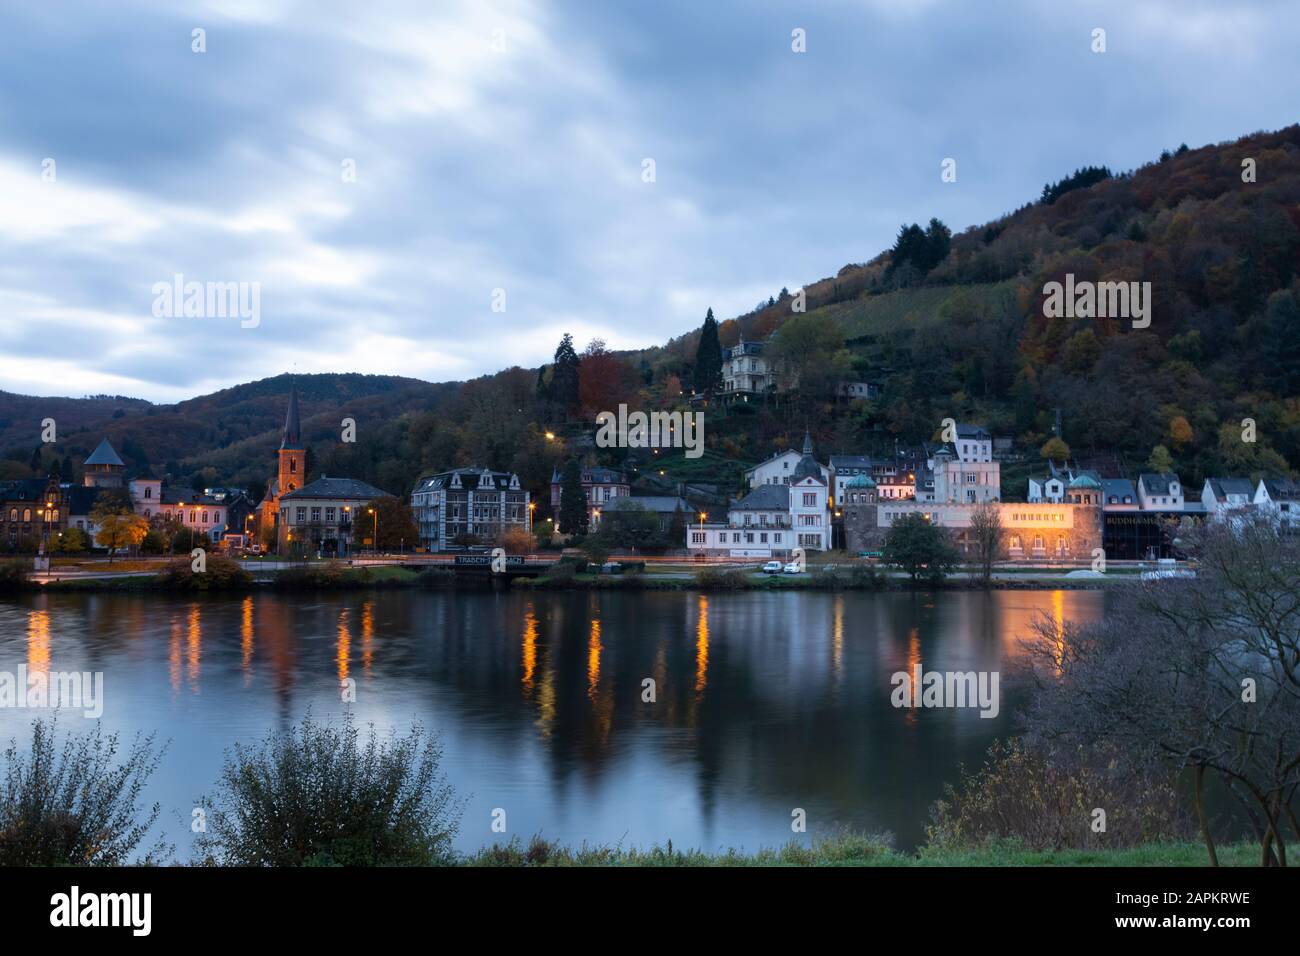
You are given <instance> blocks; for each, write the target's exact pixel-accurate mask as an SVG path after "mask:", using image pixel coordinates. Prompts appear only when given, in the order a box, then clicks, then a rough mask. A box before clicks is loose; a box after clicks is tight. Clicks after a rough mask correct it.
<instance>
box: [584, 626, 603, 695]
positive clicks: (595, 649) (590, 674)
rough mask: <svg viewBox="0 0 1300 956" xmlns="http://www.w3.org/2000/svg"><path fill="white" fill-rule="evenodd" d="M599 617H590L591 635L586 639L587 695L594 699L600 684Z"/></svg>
mask: <svg viewBox="0 0 1300 956" xmlns="http://www.w3.org/2000/svg"><path fill="white" fill-rule="evenodd" d="M600 651H601V646H600V619H599V618H594V617H593V618H592V619H591V636H590V637H588V639H587V696H588V697H589V698H590V699H591V700H592V701H595V699H596V688H597V687H598V686H599V685H600Z"/></svg>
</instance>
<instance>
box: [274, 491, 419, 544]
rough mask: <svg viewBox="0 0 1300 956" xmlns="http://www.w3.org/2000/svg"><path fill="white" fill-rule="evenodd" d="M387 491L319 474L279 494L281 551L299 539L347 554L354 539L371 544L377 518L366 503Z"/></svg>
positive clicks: (305, 542) (381, 496)
mask: <svg viewBox="0 0 1300 956" xmlns="http://www.w3.org/2000/svg"><path fill="white" fill-rule="evenodd" d="M386 494H387V493H386V492H383V491H381V490H379V489H378V488H376V487H375V486H374V485H369V484H366V482H364V481H359V480H357V479H356V478H327V477H322V478H318V479H316V480H315V481H313V482H311V483H310V484H307V485H304V486H303V487H302V488H297V489H295V490H294V491H290V492H289V493H288V494H283V495H281V496H280V499H279V506H280V521H279V524H278V526H277V533H278V534H279V551H280V553H281V554H283V553H285V552H286V551H287V550H288V548H289V547H290V546H292V545H294V544H295V543H301V544H302V545H303V546H304V547H306V548H308V549H309V550H312V551H319V552H321V553H322V554H328V555H337V556H338V557H346V556H347V555H349V554H351V553H352V552H353V542H354V541H355V542H358V543H360V544H362V545H365V546H367V547H371V546H373V544H374V540H375V534H376V532H378V530H379V521H378V519H377V518H376V517H375V516H374V515H370V514H368V513H367V509H366V506H367V505H369V503H370V502H371V501H373V500H374V499H376V498H383V497H385V496H386ZM408 545H409V546H412V547H413V546H414V545H415V542H414V541H411V542H409V543H408Z"/></svg>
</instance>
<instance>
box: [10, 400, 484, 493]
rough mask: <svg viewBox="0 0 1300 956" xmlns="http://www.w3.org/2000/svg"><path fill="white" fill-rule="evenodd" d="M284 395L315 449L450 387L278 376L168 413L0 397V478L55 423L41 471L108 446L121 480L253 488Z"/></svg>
mask: <svg viewBox="0 0 1300 956" xmlns="http://www.w3.org/2000/svg"><path fill="white" fill-rule="evenodd" d="M292 388H296V389H297V390H298V397H299V404H300V409H301V415H302V426H303V434H304V437H305V438H307V439H308V440H311V439H320V440H324V439H325V438H326V437H327V436H329V437H332V438H334V439H337V437H338V435H339V432H340V422H341V420H342V419H343V418H344V417H352V418H354V419H356V420H357V421H364V422H368V423H372V422H377V421H387V420H391V419H396V418H400V417H401V416H403V415H405V414H407V413H409V412H412V411H417V410H425V409H428V408H431V407H435V406H437V405H438V404H439V403H440V402H441V401H443V400H446V399H449V398H451V397H453V396H454V395H455V394H456V391H457V389H458V386H457V385H455V384H449V385H434V384H431V383H429V382H422V381H420V380H418V379H412V378H401V377H398V376H391V375H357V374H320V375H294V376H289V375H278V376H275V377H273V378H266V379H261V380H259V381H256V382H249V383H247V384H243V385H237V386H234V387H233V388H226V389H222V390H221V391H218V392H213V393H212V394H210V395H203V396H199V397H198V398H193V399H188V400H186V401H183V402H178V403H176V404H174V405H162V404H158V405H155V404H152V403H150V402H146V401H142V400H140V399H133V398H122V397H113V396H96V397H90V398H84V399H73V398H36V397H32V396H25V395H13V394H10V393H0V443H2V444H3V445H7V446H8V448H9V449H10V458H9V460H8V461H6V462H0V468H3V469H4V470H5V473H4V474H0V478H3V477H17V476H18V473H19V472H22V473H23V474H30V471H28V470H26V469H28V468H29V466H30V465H31V463H32V462H31V459H30V456H31V453H32V451H33V449H34V446H35V445H37V444H39V436H40V433H41V426H40V423H41V421H42V420H43V419H45V418H47V417H48V418H53V419H54V420H55V422H56V425H57V428H58V432H57V437H58V442H57V444H56V445H55V446H52V447H47V448H45V449H44V453H45V454H44V465H43V470H48V469H49V468H50V467H51V466H52V465H54V464H57V465H58V466H59V467H60V469H62V467H63V463H64V460H65V459H67V460H68V462H69V464H71V465H72V466H73V468H72V469H70V470H72V471H74V473H75V467H76V466H79V465H80V463H81V460H82V459H83V458H84V457H85V456H86V455H87V454H89V452H90V451H91V450H92V449H93V448H94V447H95V446H96V445H97V444H98V443H99V442H100V440H101V439H103V438H108V440H109V441H110V442H112V443H113V446H114V447H115V448H116V449H117V451H118V453H119V454H120V455H121V456H122V458H123V460H124V461H125V462H126V464H127V467H128V470H129V472H130V473H131V474H138V473H141V472H143V471H145V470H146V469H147V470H152V471H153V472H155V473H156V474H159V475H163V474H169V475H172V476H173V477H178V476H185V477H186V480H187V483H189V480H190V476H191V475H192V474H193V473H196V472H205V473H200V474H193V481H194V482H195V483H203V482H207V483H227V482H230V483H238V484H251V485H254V486H256V484H257V482H258V481H259V480H262V479H264V478H266V477H267V475H268V474H269V472H270V470H271V469H272V467H273V463H274V460H275V449H276V448H277V447H278V446H279V444H280V433H281V429H282V428H283V425H284V416H285V409H286V407H287V405H288V400H289V393H290V390H291V389H292ZM16 466H17V467H16ZM218 466H220V467H218ZM74 476H75V475H74Z"/></svg>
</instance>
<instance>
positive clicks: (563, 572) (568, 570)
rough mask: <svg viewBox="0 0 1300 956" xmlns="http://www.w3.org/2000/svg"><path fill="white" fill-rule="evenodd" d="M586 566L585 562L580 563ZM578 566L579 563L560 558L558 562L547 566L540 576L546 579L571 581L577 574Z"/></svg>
mask: <svg viewBox="0 0 1300 956" xmlns="http://www.w3.org/2000/svg"><path fill="white" fill-rule="evenodd" d="M586 566H587V565H586V562H583V564H582V565H581V567H584V568H585V567H586ZM578 568H579V565H578V564H576V563H575V562H573V561H565V560H563V559H561V560H560V561H559V562H558V563H556V564H553V565H551V566H550V567H549V568H547V569H546V573H545V574H544V575H542V577H543V578H545V579H546V580H547V581H572V580H573V579H574V578H576V577H577V576H578Z"/></svg>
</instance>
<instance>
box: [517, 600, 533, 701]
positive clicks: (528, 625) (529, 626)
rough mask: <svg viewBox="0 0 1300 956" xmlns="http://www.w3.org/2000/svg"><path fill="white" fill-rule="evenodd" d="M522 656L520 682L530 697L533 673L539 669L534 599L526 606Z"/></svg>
mask: <svg viewBox="0 0 1300 956" xmlns="http://www.w3.org/2000/svg"><path fill="white" fill-rule="evenodd" d="M520 656H521V658H522V659H523V660H522V666H523V675H522V677H521V678H520V682H521V683H522V684H523V688H524V697H529V696H531V694H532V692H533V674H534V673H535V672H536V670H537V611H536V609H535V608H534V607H533V602H532V601H529V602H528V605H527V606H526V607H525V608H524V634H523V647H522V648H521V650H520Z"/></svg>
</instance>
